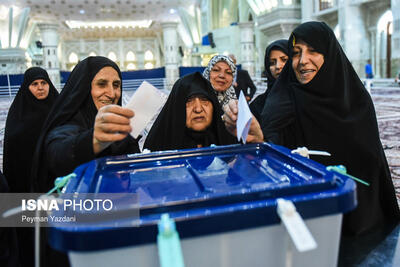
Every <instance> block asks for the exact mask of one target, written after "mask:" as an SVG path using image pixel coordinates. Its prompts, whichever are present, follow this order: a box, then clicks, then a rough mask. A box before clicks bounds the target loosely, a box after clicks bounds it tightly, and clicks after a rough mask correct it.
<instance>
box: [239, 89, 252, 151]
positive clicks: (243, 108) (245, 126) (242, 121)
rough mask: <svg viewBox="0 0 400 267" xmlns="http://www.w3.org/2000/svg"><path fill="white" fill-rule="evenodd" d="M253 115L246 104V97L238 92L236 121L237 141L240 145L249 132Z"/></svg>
mask: <svg viewBox="0 0 400 267" xmlns="http://www.w3.org/2000/svg"><path fill="white" fill-rule="evenodd" d="M252 118H253V115H252V114H251V111H250V108H249V105H248V104H247V101H246V97H245V96H244V94H243V91H240V95H239V101H238V117H237V121H236V130H237V139H238V141H240V139H242V143H243V144H245V143H246V139H247V134H248V133H249V130H250V124H251V119H252Z"/></svg>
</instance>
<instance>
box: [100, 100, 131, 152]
mask: <svg viewBox="0 0 400 267" xmlns="http://www.w3.org/2000/svg"><path fill="white" fill-rule="evenodd" d="M134 115H135V113H134V112H133V111H132V110H131V109H128V108H123V107H121V106H118V105H107V106H104V107H102V108H100V109H99V111H98V112H97V115H96V119H95V122H94V132H93V151H94V154H96V155H97V154H98V153H100V152H101V151H103V150H104V149H105V148H107V147H108V146H109V145H110V144H111V143H113V142H115V141H120V140H122V139H124V138H125V137H126V136H127V135H128V134H129V133H130V132H131V131H132V127H131V126H130V119H131V118H132V117H133V116H134Z"/></svg>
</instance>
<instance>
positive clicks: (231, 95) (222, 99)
mask: <svg viewBox="0 0 400 267" xmlns="http://www.w3.org/2000/svg"><path fill="white" fill-rule="evenodd" d="M220 61H224V62H225V63H226V64H228V66H229V67H230V68H231V70H232V75H233V80H232V84H231V86H230V87H229V88H228V90H226V91H224V92H218V91H216V90H215V94H216V95H217V98H218V102H219V104H220V105H221V106H223V105H225V104H228V102H229V100H231V99H237V97H236V93H235V89H234V88H233V81H235V80H236V66H235V64H233V61H232V60H231V59H230V58H229V57H228V56H224V55H216V56H213V57H212V58H211V59H210V62H208V66H207V68H205V70H204V72H203V76H204V78H206V79H207V80H209V81H210V72H211V69H212V68H213V67H214V65H215V64H217V63H218V62H220Z"/></svg>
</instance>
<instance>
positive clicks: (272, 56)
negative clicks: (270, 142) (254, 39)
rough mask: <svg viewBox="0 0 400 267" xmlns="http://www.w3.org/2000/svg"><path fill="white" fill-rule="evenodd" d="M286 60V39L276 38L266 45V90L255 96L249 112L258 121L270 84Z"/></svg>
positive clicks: (271, 84) (272, 83) (279, 72)
mask: <svg viewBox="0 0 400 267" xmlns="http://www.w3.org/2000/svg"><path fill="white" fill-rule="evenodd" d="M287 60H288V41H287V40H285V39H281V40H276V41H274V42H272V43H271V44H270V45H268V46H267V48H266V49H265V58H264V67H265V74H266V76H267V79H268V80H267V86H268V87H267V90H265V92H264V93H262V94H261V95H259V96H257V97H256V99H254V101H252V102H251V104H250V110H251V113H253V115H254V117H256V119H257V120H258V121H261V112H262V110H263V108H264V104H265V100H266V99H267V96H268V93H269V92H270V91H271V88H272V86H274V83H275V81H276V79H278V77H279V74H281V71H282V70H283V67H284V66H285V64H286V62H287Z"/></svg>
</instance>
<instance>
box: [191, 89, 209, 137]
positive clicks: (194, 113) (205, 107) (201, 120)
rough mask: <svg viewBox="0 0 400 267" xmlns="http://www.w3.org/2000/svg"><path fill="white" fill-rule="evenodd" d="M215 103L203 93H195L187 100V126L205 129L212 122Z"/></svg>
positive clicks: (198, 129) (193, 128)
mask: <svg viewBox="0 0 400 267" xmlns="http://www.w3.org/2000/svg"><path fill="white" fill-rule="evenodd" d="M213 111H214V108H213V105H212V103H211V101H210V100H208V99H207V98H206V97H205V96H202V95H194V96H192V97H190V98H189V99H188V100H187V101H186V127H187V128H189V129H192V130H194V131H204V130H205V129H207V127H208V126H210V125H211V123H212V118H213Z"/></svg>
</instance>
